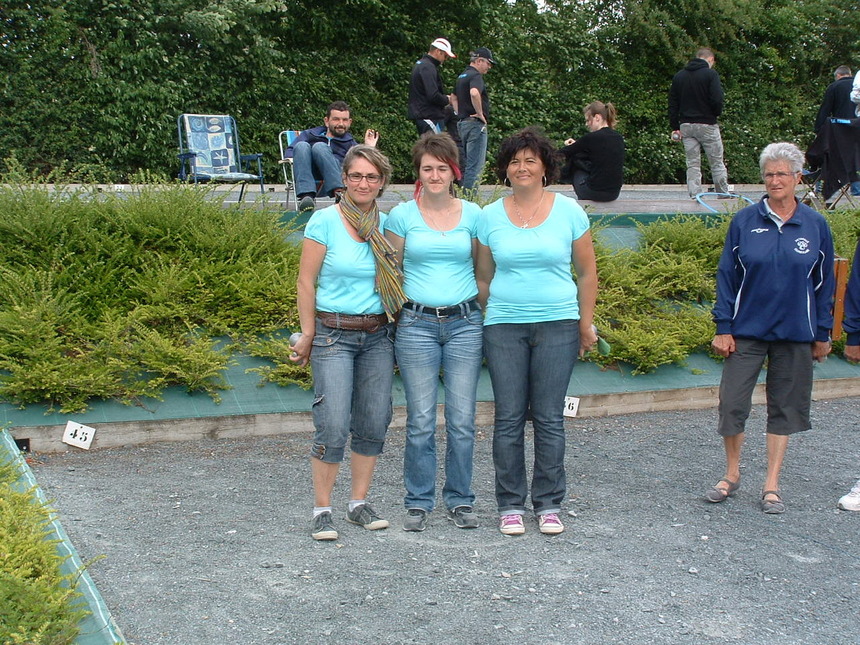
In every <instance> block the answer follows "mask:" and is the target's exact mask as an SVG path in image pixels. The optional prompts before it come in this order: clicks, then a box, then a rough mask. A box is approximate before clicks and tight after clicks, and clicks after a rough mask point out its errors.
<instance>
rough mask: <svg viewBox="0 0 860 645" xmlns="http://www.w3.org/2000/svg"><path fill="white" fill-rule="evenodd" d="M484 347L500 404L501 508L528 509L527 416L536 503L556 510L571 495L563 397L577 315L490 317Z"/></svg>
mask: <svg viewBox="0 0 860 645" xmlns="http://www.w3.org/2000/svg"><path fill="white" fill-rule="evenodd" d="M484 352H485V353H486V355H487V365H488V367H489V372H490V380H491V381H492V383H493V399H494V400H495V404H496V413H495V429H494V431H493V463H494V465H495V469H496V502H497V503H498V506H499V512H500V513H510V512H512V511H513V512H520V513H522V512H524V511H525V509H526V497H527V494H528V485H527V482H526V463H525V424H526V418H527V416H528V415H529V413H531V419H532V424H533V426H534V469H533V473H532V485H531V492H532V494H531V498H532V508H533V509H534V512H535V513H537V514H539V515H540V514H545V513H557V512H558V511H560V510H561V503H562V501H563V500H564V495H565V486H566V482H565V471H564V447H565V435H564V397H565V395H566V394H567V388H568V385H569V384H570V375H571V373H572V372H573V366H574V364H575V363H576V359H577V355H578V353H579V321H578V320H556V321H552V322H542V323H519V324H497V325H487V326H486V327H485V328H484Z"/></svg>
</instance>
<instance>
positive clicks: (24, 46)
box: [0, 0, 860, 183]
mask: <svg viewBox="0 0 860 645" xmlns="http://www.w3.org/2000/svg"><path fill="white" fill-rule="evenodd" d="M858 34H860V11H858V6H857V3H856V2H853V1H852V2H845V1H844V0H794V1H793V2H784V1H782V2H775V1H773V0H710V1H709V2H706V3H703V2H700V0H613V1H609V0H545V1H542V2H536V1H535V0H510V1H508V0H457V1H452V0H436V1H435V2H433V3H428V2H425V1H417V0H217V1H213V2H210V3H204V4H201V3H197V2H191V1H190V0H134V1H132V0H29V1H24V0H6V2H4V3H2V5H0V159H2V160H3V161H2V162H0V166H2V167H0V170H2V171H5V172H8V171H9V170H10V169H12V168H17V169H24V170H25V171H26V172H27V173H32V174H37V175H49V174H50V173H52V172H53V173H64V174H65V175H66V176H69V177H75V178H78V179H84V180H86V179H89V180H92V181H101V182H118V181H126V180H128V179H129V178H130V177H131V176H133V175H134V174H135V173H137V172H139V171H141V170H144V171H147V172H148V173H150V176H156V177H157V176H162V177H169V176H175V174H176V170H177V168H178V162H177V159H176V152H177V149H176V148H177V137H176V117H177V115H179V114H180V113H183V112H200V113H227V114H232V115H233V116H235V117H236V119H237V121H238V123H239V128H240V133H241V135H242V143H243V146H242V147H243V150H244V151H245V152H262V153H264V155H265V156H264V165H265V169H266V177H267V180H268V181H271V182H279V181H281V179H280V175H279V172H280V170H279V167H278V165H277V164H276V163H275V162H276V160H277V159H278V156H279V154H278V146H277V134H278V132H279V131H280V130H283V129H287V128H290V129H303V128H306V127H310V126H313V125H319V124H321V123H322V117H323V114H324V110H325V107H326V105H327V104H328V103H329V102H331V101H332V100H335V99H342V100H346V101H347V102H348V103H350V105H351V106H352V108H353V110H354V114H353V116H354V123H353V130H354V131H355V132H356V133H361V132H363V131H364V129H365V128H367V127H373V128H376V129H378V130H379V131H380V132H381V134H382V140H381V142H380V146H381V148H382V149H383V150H384V151H385V152H386V153H387V154H388V155H389V156H390V157H391V159H392V162H393V164H394V168H395V179H396V180H398V181H409V180H410V179H411V168H410V162H409V154H408V153H409V148H410V147H411V145H412V143H413V141H414V139H415V129H414V125H413V124H412V122H410V121H409V120H407V118H406V95H407V86H408V79H409V73H410V70H411V67H412V65H413V63H414V62H415V60H417V59H418V58H419V57H420V55H421V54H423V53H424V52H426V51H427V48H428V45H429V43H430V42H431V41H432V40H433V39H434V38H435V37H437V36H445V37H447V38H449V39H450V40H451V42H452V45H453V47H454V51H455V52H456V54H457V56H458V58H457V60H452V61H448V62H447V63H446V64H445V65H443V67H442V76H443V81H444V82H445V85H446V88H453V84H454V80H455V78H456V76H457V74H459V73H460V72H461V71H462V70H463V68H464V67H465V65H466V64H467V63H468V52H469V50H470V49H473V48H475V47H478V46H485V47H489V48H490V49H492V50H493V53H494V55H495V57H496V58H497V59H498V61H499V65H498V66H496V67H495V68H493V69H492V70H491V71H490V72H489V74H488V75H487V77H486V81H487V85H488V88H489V92H490V99H491V102H492V115H491V122H490V156H491V157H492V154H493V151H494V149H495V147H496V146H497V144H498V142H499V141H500V140H501V138H502V137H503V136H505V135H507V134H509V133H511V132H513V131H514V130H516V129H519V128H521V127H524V126H527V125H532V124H539V125H542V126H543V127H544V128H545V129H546V131H547V133H548V134H549V135H550V136H551V137H552V138H554V139H555V140H557V141H558V142H559V144H560V143H561V142H562V141H563V139H564V138H566V137H568V136H579V135H581V134H582V133H583V132H584V123H583V118H582V107H583V106H584V105H585V104H586V103H588V102H590V101H592V100H602V101H611V102H612V103H614V104H615V105H616V107H617V109H618V112H619V126H618V129H619V131H620V132H621V133H622V134H623V135H624V136H625V138H626V140H627V146H628V163H627V167H626V181H627V182H628V183H678V182H683V177H684V167H685V166H684V159H683V150H682V149H681V146H679V145H677V144H673V143H672V142H671V140H670V138H669V126H668V120H667V116H666V100H667V92H668V87H669V83H670V81H671V78H672V75H673V74H674V73H675V72H676V71H677V70H678V69H680V68H681V67H682V66H683V65H684V64H685V62H686V61H687V60H688V59H689V58H691V57H692V55H693V54H694V53H695V50H696V48H697V47H699V46H708V47H711V48H712V49H713V50H714V51H715V53H716V56H717V64H716V69H717V70H718V71H719V73H720V75H721V77H722V81H723V86H724V89H725V92H726V106H725V111H724V114H723V117H722V119H721V123H722V127H723V139H724V142H725V147H726V161H727V165H728V167H729V178H730V181H732V182H754V181H758V168H757V155H758V152H759V151H760V150H761V148H762V147H763V146H764V145H765V144H767V143H769V142H771V141H776V140H789V141H794V142H796V143H798V144H800V145H801V146H802V147H805V146H806V145H808V143H809V142H810V141H811V138H812V123H813V119H814V116H815V112H816V110H817V108H818V105H819V103H820V100H821V97H822V96H823V93H824V89H825V88H826V86H827V84H828V83H829V82H830V81H832V80H833V77H832V71H833V69H834V68H835V67H836V66H837V65H839V64H848V65H849V66H851V67H852V70H853V69H854V68H855V67H857V66H860V38H858ZM359 138H360V136H359Z"/></svg>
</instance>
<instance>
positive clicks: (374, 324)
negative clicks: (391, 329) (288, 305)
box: [317, 311, 388, 332]
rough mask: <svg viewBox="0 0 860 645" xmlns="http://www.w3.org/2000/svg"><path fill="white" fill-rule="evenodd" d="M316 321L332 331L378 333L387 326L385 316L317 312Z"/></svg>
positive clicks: (386, 317)
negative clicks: (344, 330)
mask: <svg viewBox="0 0 860 645" xmlns="http://www.w3.org/2000/svg"><path fill="white" fill-rule="evenodd" d="M317 319H318V320H319V321H320V322H321V323H322V324H323V325H325V326H326V327H331V328H332V329H346V330H349V331H371V332H373V331H378V330H380V329H382V328H383V327H384V326H385V325H387V324H388V316H386V315H385V314H363V315H360V316H351V315H348V314H336V313H332V312H330V311H318V312H317Z"/></svg>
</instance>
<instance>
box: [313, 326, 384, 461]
mask: <svg viewBox="0 0 860 645" xmlns="http://www.w3.org/2000/svg"><path fill="white" fill-rule="evenodd" d="M393 335H394V330H393V325H386V326H385V327H383V328H382V329H380V330H379V331H375V332H366V331H350V330H346V329H332V328H331V327H326V326H325V325H323V324H322V323H321V322H320V321H319V320H318V321H317V324H316V333H315V334H314V346H313V350H312V351H311V368H312V369H313V375H314V402H313V408H312V411H313V419H314V438H313V445H312V446H311V456H312V457H316V458H317V459H320V460H322V461H324V462H326V463H340V462H341V461H343V455H344V451H345V448H346V440H347V438H348V437H350V436H351V441H350V447H351V449H352V451H353V452H355V453H358V454H359V455H365V456H367V457H376V456H378V455H380V454H381V453H382V446H383V443H384V442H385V433H386V432H387V431H388V424H389V423H391V384H392V381H393V380H394V341H393Z"/></svg>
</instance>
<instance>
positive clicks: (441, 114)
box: [408, 38, 457, 136]
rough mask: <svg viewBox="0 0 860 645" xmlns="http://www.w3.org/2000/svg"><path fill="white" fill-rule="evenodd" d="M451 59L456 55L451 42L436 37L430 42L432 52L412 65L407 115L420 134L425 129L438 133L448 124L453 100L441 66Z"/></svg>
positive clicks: (425, 130)
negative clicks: (446, 117) (444, 83)
mask: <svg viewBox="0 0 860 645" xmlns="http://www.w3.org/2000/svg"><path fill="white" fill-rule="evenodd" d="M449 58H457V57H456V56H455V55H454V51H453V50H452V49H451V43H450V42H448V40H446V39H445V38H437V39H436V40H434V41H433V42H432V43H430V51H428V52H427V53H426V54H424V55H423V56H422V57H421V58H419V59H418V61H417V62H416V63H415V66H414V67H413V68H412V77H411V78H410V79H409V108H408V116H409V118H410V119H412V120H413V121H415V126H416V127H417V128H418V135H419V136H421V135H422V134H424V133H425V132H436V133H437V134H438V133H439V132H442V131H443V129H444V127H445V108H446V106H448V105H449V104H450V103H451V97H450V96H448V95H447V94H445V89H444V87H443V85H442V78H441V77H440V76H439V65H441V64H442V63H444V62H445V61H446V60H447V59H449Z"/></svg>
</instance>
